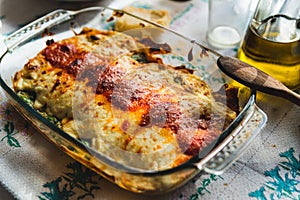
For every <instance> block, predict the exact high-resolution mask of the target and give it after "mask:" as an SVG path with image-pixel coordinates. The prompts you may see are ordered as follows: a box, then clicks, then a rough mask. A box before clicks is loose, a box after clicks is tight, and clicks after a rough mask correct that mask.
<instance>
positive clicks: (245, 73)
mask: <svg viewBox="0 0 300 200" xmlns="http://www.w3.org/2000/svg"><path fill="white" fill-rule="evenodd" d="M217 64H218V66H219V68H220V69H221V70H222V71H223V72H224V73H225V74H226V75H228V76H229V77H231V78H233V79H234V80H236V81H238V82H240V83H242V84H244V85H246V86H248V87H250V88H254V89H256V90H258V91H261V92H264V93H267V94H271V95H274V96H280V97H282V98H285V99H287V100H289V101H291V102H293V103H295V104H297V105H298V106H300V95H299V94H297V93H295V92H293V91H292V90H290V89H289V88H287V87H286V86H285V85H283V84H282V83H281V82H280V81H278V80H277V79H275V78H273V77H272V76H270V75H268V74H266V73H265V72H263V71H261V70H259V69H257V68H255V67H253V66H252V65H249V64H247V63H245V62H242V61H241V60H239V59H237V58H233V57H227V56H221V57H219V59H218V61H217Z"/></svg>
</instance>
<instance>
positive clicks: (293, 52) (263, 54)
mask: <svg viewBox="0 0 300 200" xmlns="http://www.w3.org/2000/svg"><path fill="white" fill-rule="evenodd" d="M294 6H296V7H297V6H298V4H296V5H294ZM257 9H258V8H257ZM298 13H300V9H299V6H298ZM256 15H257V16H258V15H261V13H259V12H257V13H256ZM257 16H256V17H257ZM298 17H299V16H298ZM238 58H239V59H240V60H242V61H244V62H246V63H249V64H251V65H253V66H255V67H257V68H259V69H261V70H262V71H264V72H266V73H268V74H270V75H271V76H273V77H274V78H276V79H278V80H279V81H281V82H282V83H283V84H285V85H286V86H287V87H289V88H290V89H293V90H297V89H299V88H300V19H297V18H293V17H289V16H287V15H285V14H280V13H279V14H274V15H271V16H268V17H266V18H264V19H263V20H257V18H255V17H254V18H253V19H252V21H251V22H250V25H249V27H248V30H247V32H246V35H245V37H244V40H243V43H242V45H241V47H240V49H239V51H238Z"/></svg>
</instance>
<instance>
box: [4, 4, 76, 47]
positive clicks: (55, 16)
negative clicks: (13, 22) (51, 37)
mask: <svg viewBox="0 0 300 200" xmlns="http://www.w3.org/2000/svg"><path fill="white" fill-rule="evenodd" d="M72 14H73V13H72V11H67V10H62V9H60V10H56V11H53V12H51V13H49V14H47V15H45V16H44V17H41V18H39V19H37V20H35V21H33V22H31V23H29V24H28V25H26V26H24V27H23V28H21V29H19V30H18V31H16V32H14V33H12V34H11V35H9V36H8V37H6V38H5V39H4V43H5V45H6V47H7V49H8V51H10V50H13V49H14V48H15V47H16V46H18V44H20V43H21V42H23V41H25V40H27V39H28V38H30V37H32V36H33V35H35V34H37V33H40V32H42V31H44V29H45V28H49V27H51V26H53V25H56V24H59V23H61V22H63V21H66V20H68V19H70V18H71V16H72Z"/></svg>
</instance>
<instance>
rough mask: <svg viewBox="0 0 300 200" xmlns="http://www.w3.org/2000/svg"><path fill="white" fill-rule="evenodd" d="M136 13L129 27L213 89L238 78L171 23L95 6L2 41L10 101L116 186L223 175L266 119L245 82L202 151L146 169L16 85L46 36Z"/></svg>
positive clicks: (136, 187) (159, 185)
mask: <svg viewBox="0 0 300 200" xmlns="http://www.w3.org/2000/svg"><path fill="white" fill-rule="evenodd" d="M125 16H126V17H128V18H129V19H130V18H132V20H134V21H135V22H136V24H137V25H138V26H140V28H136V29H134V30H129V31H125V32H124V33H125V34H128V35H132V36H134V37H144V36H151V37H152V38H153V40H155V41H157V42H158V43H164V44H168V45H169V46H170V47H171V49H172V52H171V54H169V55H162V57H161V58H162V60H163V61H164V62H165V63H169V64H174V65H176V66H182V65H184V66H186V67H187V68H190V69H192V70H193V71H194V72H195V74H196V75H198V76H199V77H200V78H201V79H203V80H204V81H205V82H206V83H207V84H208V85H209V86H210V87H211V88H212V90H214V91H217V90H220V88H222V87H223V86H224V84H229V85H230V84H232V82H233V80H231V79H230V78H229V77H227V76H226V75H225V74H223V73H222V72H221V71H220V70H219V69H218V66H217V62H216V60H217V59H218V57H219V56H220V55H219V54H217V53H215V52H212V51H210V50H208V49H206V48H205V47H203V46H202V45H201V44H199V43H198V42H196V41H194V40H191V39H189V38H187V37H184V36H182V35H180V34H178V33H176V32H174V31H172V30H169V29H168V28H165V27H162V26H160V25H158V24H155V23H152V22H150V21H147V20H144V19H141V18H139V17H137V16H134V15H132V14H130V13H126V12H124V11H121V10H114V9H110V8H104V7H91V8H86V9H82V10H78V11H70V10H56V11H54V12H52V13H49V14H48V15H46V16H44V17H41V18H40V19H37V20H36V21H33V22H32V23H30V24H28V25H26V26H25V27H23V28H21V29H20V30H18V31H16V32H14V33H12V34H11V35H9V36H7V37H6V38H5V39H4V41H1V42H2V43H3V44H1V45H0V47H1V49H0V53H1V55H2V56H1V60H0V61H1V62H0V74H1V78H0V84H1V86H2V88H3V90H4V91H5V94H6V95H7V97H8V99H9V100H10V103H11V104H12V105H13V106H14V107H15V108H16V109H17V110H18V111H19V112H20V114H21V115H23V116H24V118H25V119H27V120H28V121H29V122H31V123H32V124H33V125H34V126H35V127H36V128H37V129H38V130H39V131H40V132H41V133H42V134H43V135H44V136H45V137H46V138H47V139H48V140H50V141H51V142H53V143H54V144H55V145H57V146H58V147H59V148H60V149H61V150H63V151H64V152H65V153H66V154H68V155H69V156H71V157H72V158H74V159H75V160H77V161H79V162H80V163H82V164H83V165H85V166H86V167H88V168H90V169H92V170H94V171H95V172H97V173H99V174H100V175H102V176H103V177H105V178H106V179H108V180H110V181H111V182H113V183H115V184H116V185H118V186H120V187H122V188H124V189H126V190H129V191H132V192H136V193H150V194H156V193H164V192H168V191H171V190H174V189H176V188H178V187H179V186H181V185H183V184H184V183H186V182H187V181H189V180H190V179H191V178H192V177H194V176H195V175H196V174H199V173H211V174H217V175H219V174H221V173H223V172H224V170H225V169H226V168H227V167H228V166H230V164H232V163H233V162H234V161H235V160H236V159H237V158H238V157H239V156H240V155H241V153H242V152H243V151H244V150H245V149H246V147H248V145H249V144H250V143H251V141H252V140H253V139H254V138H255V136H256V135H257V134H258V133H259V131H261V129H262V128H263V127H264V125H265V124H266V121H267V117H266V115H265V113H264V112H263V111H262V110H260V109H259V108H258V107H257V106H256V104H255V98H256V92H255V91H254V90H251V89H250V88H247V87H242V88H240V89H239V92H238V99H239V114H238V116H237V117H236V118H235V120H234V121H233V122H232V123H231V124H230V125H229V126H228V127H227V128H226V129H225V130H224V131H223V133H222V134H221V135H220V137H219V138H217V139H215V140H214V141H213V142H212V143H211V144H209V145H208V146H207V147H206V148H204V149H203V150H202V151H200V153H199V155H196V156H194V157H192V158H191V159H190V160H188V161H187V162H184V163H183V164H180V165H179V166H176V167H173V168H170V169H163V170H144V169H138V168H133V167H131V166H126V165H124V164H120V163H118V162H116V161H114V160H112V159H110V158H108V157H107V156H105V155H103V154H101V153H99V152H97V151H96V150H95V149H92V148H90V147H89V146H87V145H86V144H85V143H84V142H82V141H80V140H78V139H76V138H74V137H72V136H70V135H69V134H67V133H66V132H64V131H62V130H61V129H60V128H58V127H57V126H56V125H54V124H53V123H51V122H50V121H48V120H47V119H46V118H44V117H43V116H42V115H41V114H40V113H38V112H37V111H35V110H34V109H33V108H32V107H31V106H29V105H28V104H27V103H25V102H24V101H23V100H22V99H21V98H20V97H19V96H18V95H17V94H16V93H15V92H14V89H13V87H12V77H13V76H14V74H15V73H16V72H17V71H18V70H20V69H21V68H22V67H23V66H24V64H25V63H26V62H27V61H28V59H30V58H32V57H34V56H35V55H36V54H37V53H38V52H39V51H41V50H42V49H43V48H44V47H45V44H46V41H49V40H51V39H54V40H61V39H64V38H69V37H71V36H74V34H76V33H79V32H80V31H81V30H82V28H83V27H90V28H96V29H104V30H114V27H115V23H116V20H117V19H118V18H122V17H125Z"/></svg>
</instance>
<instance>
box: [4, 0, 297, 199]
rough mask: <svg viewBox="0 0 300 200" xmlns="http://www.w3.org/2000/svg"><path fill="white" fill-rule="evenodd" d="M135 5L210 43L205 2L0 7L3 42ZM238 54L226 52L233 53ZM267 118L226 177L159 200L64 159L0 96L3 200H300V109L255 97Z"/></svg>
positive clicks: (21, 0)
mask: <svg viewBox="0 0 300 200" xmlns="http://www.w3.org/2000/svg"><path fill="white" fill-rule="evenodd" d="M128 4H133V5H135V6H140V7H145V8H162V9H167V10H169V11H170V13H171V16H172V19H173V20H172V22H171V28H172V29H174V30H177V31H179V32H181V33H182V34H184V35H187V36H188V37H190V38H192V39H196V40H199V41H201V42H202V43H204V44H205V32H206V26H207V10H208V9H207V7H208V5H207V1H206V0H190V1H170V0H152V1H151V0H143V1H137V0H136V1H133V0H128V1H125V0H116V1H93V2H86V3H78V2H77V3H63V2H57V1H54V0H51V1H49V0H39V1H37V0H13V1H11V0H0V37H2V38H3V37H5V36H6V35H8V34H9V33H11V32H13V31H14V30H16V29H18V28H19V27H22V26H23V25H24V24H26V23H28V22H29V21H32V20H34V19H36V18H38V17H40V16H42V15H44V14H46V13H48V12H50V11H52V10H55V9H58V8H66V9H79V8H83V7H88V6H94V5H104V6H110V7H116V8H122V7H123V6H125V5H128ZM235 52H236V49H233V50H230V51H226V52H223V53H224V54H234V53H235ZM257 104H258V105H259V107H260V108H261V109H262V110H263V111H264V112H266V114H267V115H268V123H267V126H266V127H265V129H264V130H263V131H262V132H261V133H260V134H259V135H258V136H257V137H256V138H255V140H254V141H253V143H252V145H251V146H250V147H249V148H248V149H247V150H246V152H245V153H244V154H243V155H242V156H241V157H240V158H239V159H238V160H237V161H236V162H235V163H234V164H233V165H232V166H231V167H230V168H229V169H228V170H227V171H226V172H225V173H224V174H222V175H220V176H215V175H204V176H201V177H200V176H196V177H195V178H194V179H192V180H191V181H190V182H188V183H187V184H185V185H184V186H183V187H181V188H179V189H177V190H175V191H173V192H171V193H169V194H165V195H161V196H146V195H138V194H133V193H131V192H128V191H125V190H123V189H120V188H119V187H117V186H115V185H113V184H112V183H110V182H108V181H106V180H105V179H103V178H101V177H100V176H98V175H97V174H95V173H94V172H93V171H91V170H89V169H87V168H85V167H83V166H82V165H81V164H79V163H77V162H76V161H74V160H72V159H71V158H70V157H68V156H66V155H65V154H64V153H63V152H61V151H60V150H58V149H57V148H56V147H55V146H54V145H53V144H50V143H49V142H48V141H47V140H46V139H45V138H44V137H42V136H41V135H40V134H39V133H37V131H36V130H35V129H34V128H32V127H31V126H30V124H28V123H27V122H26V121H24V119H23V118H22V117H21V116H20V115H19V114H18V113H17V112H16V111H15V110H14V109H13V107H12V106H11V105H10V104H8V102H7V100H6V98H5V97H4V95H3V93H0V155H1V157H0V169H1V170H0V182H1V183H2V186H3V187H4V188H5V190H3V188H2V189H1V190H0V199H7V198H11V197H10V195H8V193H7V192H6V190H7V191H9V193H11V194H12V195H13V196H14V198H17V199H21V200H25V199H26V200H27V199H30V200H31V199H45V200H54V199H58V200H61V199H100V200H102V199H103V200H114V199H124V200H129V199H130V200H131V199H132V200H138V199H164V200H165V199H170V200H171V199H172V200H173V199H177V200H186V199H187V200H196V199H260V200H265V199H270V200H272V199H300V108H299V107H297V106H296V105H293V104H291V103H289V102H287V101H285V100H283V99H281V98H277V97H272V96H269V95H265V94H260V93H259V95H258V100H257Z"/></svg>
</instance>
